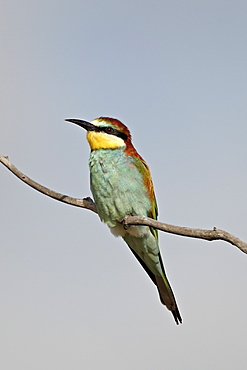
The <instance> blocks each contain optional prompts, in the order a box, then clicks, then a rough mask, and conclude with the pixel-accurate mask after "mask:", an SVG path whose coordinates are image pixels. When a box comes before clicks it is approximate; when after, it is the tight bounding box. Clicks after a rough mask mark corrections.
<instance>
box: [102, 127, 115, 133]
mask: <svg viewBox="0 0 247 370" xmlns="http://www.w3.org/2000/svg"><path fill="white" fill-rule="evenodd" d="M104 131H105V132H106V133H107V134H112V133H113V132H114V129H113V128H112V127H106V128H105V129H104Z"/></svg>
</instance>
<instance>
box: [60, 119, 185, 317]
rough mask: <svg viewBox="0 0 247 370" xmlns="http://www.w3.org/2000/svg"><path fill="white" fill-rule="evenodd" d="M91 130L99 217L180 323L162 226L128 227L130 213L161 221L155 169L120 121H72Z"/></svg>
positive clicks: (92, 172) (92, 174)
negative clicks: (163, 253)
mask: <svg viewBox="0 0 247 370" xmlns="http://www.w3.org/2000/svg"><path fill="white" fill-rule="evenodd" d="M66 121H69V122H72V123H75V124H77V125H79V126H80V127H83V128H84V129H85V130H86V131H87V140H88V142H89V145H90V148H91V154H90V158H89V167H90V185H91V191H92V194H93V198H94V201H95V204H96V207H97V211H98V214H99V217H100V219H101V220H102V221H103V222H105V223H106V224H107V225H108V226H109V228H110V229H111V232H112V233H113V234H114V235H115V236H121V237H122V238H123V239H124V241H125V242H126V243H127V244H128V246H129V248H130V250H131V251H132V252H133V254H134V255H135V257H136V258H137V260H138V261H139V262H140V264H141V265H142V267H143V268H144V269H145V271H146V272H147V274H148V275H149V277H150V278H151V280H152V281H153V282H154V284H155V285H156V286H157V288H158V292H159V296H160V300H161V303H162V304H164V305H165V306H166V307H167V308H168V310H170V311H171V312H172V314H173V316H174V319H175V321H176V323H177V324H179V323H182V318H181V316H180V313H179V310H178V306H177V304H176V301H175V297H174V294H173V292H172V289H171V286H170V284H169V281H168V279H167V277H166V273H165V270H164V265H163V262H162V258H161V254H160V250H159V243H158V230H156V229H153V228H151V227H148V226H129V227H127V228H124V227H123V225H122V223H120V220H122V219H123V218H124V217H125V216H126V215H133V216H148V217H151V218H153V219H157V204H156V199H155V194H154V188H153V183H152V178H151V173H150V170H149V168H148V165H147V164H146V162H145V161H144V159H143V158H142V157H141V156H140V155H139V154H138V153H137V151H136V149H135V148H134V146H133V144H132V142H131V134H130V131H129V130H128V128H127V127H126V126H125V125H124V124H123V123H121V122H120V121H119V120H117V119H114V118H108V117H100V118H97V119H95V120H93V121H91V122H87V121H82V120H79V119H67V120H66Z"/></svg>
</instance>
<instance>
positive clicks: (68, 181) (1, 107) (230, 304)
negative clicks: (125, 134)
mask: <svg viewBox="0 0 247 370" xmlns="http://www.w3.org/2000/svg"><path fill="white" fill-rule="evenodd" d="M246 19H247V2H246V1H244V0H242V1H240V0H235V1H228V0H224V1H223V0H222V1H220V0H212V1H210V0H209V1H206V0H205V1H203V0H198V1H182V0H178V1H167V0H163V1H161V0H160V1H158V0H142V1H139V0H134V1H133V0H132V1H129V0H124V1H113V0H105V1H100V0H90V1H82V0H80V1H79V0H78V1H62V2H61V1H56V0H55V1H47V0H44V1H40V0H38V1H28V0H22V1H18V0H15V1H11V0H10V1H1V2H0V40H1V49H0V50H1V51H0V56H1V58H0V67H1V69H0V79H1V80H0V96H1V99H0V118H1V119H0V122H1V124H0V125H1V135H0V152H1V154H3V155H8V156H9V158H10V160H11V161H12V162H13V163H14V164H15V165H16V166H17V167H18V168H19V169H20V170H21V171H23V172H24V173H25V174H26V175H28V176H30V177H31V178H33V179H34V180H36V181H38V182H40V183H41V184H43V185H45V186H47V187H49V188H51V189H53V190H56V191H58V192H61V193H64V194H68V195H70V196H74V197H86V196H89V195H90V190H89V171H88V164H87V161H88V156H89V147H88V144H87V142H86V139H85V132H84V131H83V130H81V129H80V128H79V127H76V126H75V125H72V124H70V123H68V122H65V121H64V119H65V118H82V119H85V120H92V119H94V118H96V117H98V116H101V115H106V116H111V117H116V118H118V119H120V120H122V121H123V122H124V123H125V124H127V126H128V127H129V128H130V129H131V132H132V136H133V142H134V144H135V146H136V148H137V150H138V151H139V152H140V153H141V155H142V156H143V157H144V158H145V159H146V161H147V162H148V164H149V165H150V168H151V171H152V175H153V180H154V184H155V190H156V196H157V199H158V205H159V219H160V220H161V221H164V222H167V223H172V224H176V225H181V226H191V227H202V228H206V229H207V228H209V229H210V228H212V227H214V226H217V227H219V228H222V229H225V230H227V231H229V232H231V233H233V234H235V235H237V236H238V237H240V238H241V239H243V240H247V231H246V220H247V211H246V210H247V190H246V189H247V186H246V185H247V170H246V158H247V145H246V144H247V143H246V137H247V104H246V100H247V47H246V45H247V22H246ZM0 181H1V182H0V184H1V187H0V188H1V196H0V212H1V213H0V217H1V223H0V229H1V230H0V233H1V245H0V246H1V248H0V296H1V299H0V367H1V369H4V370H20V369H21V370H22V369H23V370H33V369H35V370H43V369H48V370H53V369H60V370H71V369H72V370H74V369H75V370H77V369H89V370H91V369H107V370H110V369H114V370H115V369H118V370H125V369H131V370H132V369H144V370H149V369H155V368H160V369H172V370H181V369H185V370H187V369H188V370H193V369H195V370H197V369H201V370H208V369H210V370H211V369H217V370H218V369H224V370H232V369H246V362H247V352H246V340H247V339H246V331H247V315H246V312H247V294H246V291H247V289H246V288H247V287H246V280H247V272H246V256H245V255H244V254H243V253H241V252H240V251H239V250H238V249H237V248H235V247H233V246H231V245H230V244H227V243H224V242H212V243H209V242H206V241H200V240H196V239H189V238H182V237H178V236H171V235H167V234H164V233H160V247H161V252H162V255H163V259H164V262H165V266H166V270H167V273H168V276H169V279H170V281H171V284H172V287H173V289H174V292H175V295H176V298H177V301H178V305H179V308H180V311H181V314H182V317H183V321H184V323H183V325H180V326H179V327H178V326H176V325H175V323H174V321H173V318H172V315H171V314H170V313H169V312H168V311H167V309H166V308H165V307H163V306H162V305H161V304H160V302H159V298H158V295H157V292H156V289H155V287H154V286H153V284H152V282H151V281H150V280H149V278H148V276H147V275H146V274H145V272H144V271H143V270H142V268H141V266H139V264H138V262H137V261H136V260H135V259H134V258H133V255H132V254H131V253H130V252H129V250H128V248H127V247H126V245H125V244H124V243H123V241H122V240H121V239H115V238H114V237H113V236H112V235H111V234H110V232H109V230H108V229H107V227H106V226H105V225H103V224H101V222H100V221H99V219H98V216H97V215H95V214H93V213H92V212H90V211H87V210H83V209H77V208H75V207H71V206H67V205H65V204H61V203H59V202H57V201H55V200H53V199H50V198H48V197H45V196H44V195H42V194H39V193H38V192H36V191H34V190H33V189H31V188H29V187H28V186H26V185H25V184H23V183H22V182H21V181H19V180H18V179H17V178H16V177H14V176H13V175H12V174H11V173H10V172H9V171H8V170H7V169H6V168H4V167H3V166H1V168H0Z"/></svg>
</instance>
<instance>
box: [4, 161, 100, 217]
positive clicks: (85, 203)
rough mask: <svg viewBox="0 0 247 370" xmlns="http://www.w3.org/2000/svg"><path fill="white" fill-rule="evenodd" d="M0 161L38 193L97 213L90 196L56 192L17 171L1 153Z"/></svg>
mask: <svg viewBox="0 0 247 370" xmlns="http://www.w3.org/2000/svg"><path fill="white" fill-rule="evenodd" d="M0 162H1V163H2V164H3V165H4V166H5V167H7V168H8V169H9V170H10V171H11V172H12V173H13V174H14V175H15V176H17V177H18V178H19V179H20V180H21V181H23V182H25V183H26V184H27V185H29V186H31V187H32V188H34V189H35V190H38V191H39V192H40V193H43V194H45V195H47V196H48V197H51V198H53V199H56V200H59V201H60V202H63V203H67V204H70V205H71V206H76V207H82V208H86V209H89V210H90V211H93V212H95V213H97V210H96V206H95V203H94V202H93V200H92V199H91V198H90V197H87V198H83V199H78V198H72V197H69V196H68V195H64V194H60V193H57V192H56V191H53V190H51V189H48V188H46V187H45V186H43V185H40V184H38V183H37V182H35V181H33V180H32V179H30V177H28V176H26V175H24V173H22V172H21V171H19V170H18V168H16V167H15V166H14V165H13V163H11V162H10V161H9V158H8V157H4V156H3V155H1V154H0Z"/></svg>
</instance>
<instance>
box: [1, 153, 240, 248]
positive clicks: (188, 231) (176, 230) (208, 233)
mask: <svg viewBox="0 0 247 370" xmlns="http://www.w3.org/2000/svg"><path fill="white" fill-rule="evenodd" d="M0 162H1V163H2V164H3V165H4V166H6V167H7V168H8V169H9V170H10V171H11V172H12V173H13V174H14V175H16V176H17V177H18V178H19V179H20V180H22V181H23V182H25V183H26V184H27V185H29V186H31V187H32V188H34V189H36V190H38V191H39V192H41V193H43V194H45V195H47V196H49V197H51V198H53V199H56V200H59V201H60V202H64V203H67V204H70V205H72V206H76V207H82V208H86V209H89V210H90V211H93V212H95V213H97V210H96V206H95V203H94V202H93V200H92V199H91V198H90V197H87V198H83V199H78V198H72V197H69V196H68V195H64V194H60V193H57V192H55V191H53V190H50V189H48V188H46V187H45V186H42V185H40V184H38V183H37V182H35V181H33V180H32V179H30V178H29V177H28V176H26V175H24V174H23V173H22V172H21V171H19V170H18V169H17V168H16V167H15V166H14V165H13V164H12V163H11V162H10V161H9V159H8V157H4V156H3V155H1V154H0ZM120 222H121V223H123V224H124V225H125V227H128V226H129V225H146V226H151V227H154V228H156V229H158V230H161V231H165V232H167V233H170V234H176V235H180V236H186V237H190V238H198V239H204V240H208V241H213V240H224V241H226V242H228V243H230V244H232V245H234V246H236V247H237V248H239V249H240V250H241V251H242V252H244V253H247V243H245V242H244V241H242V240H240V239H239V238H237V237H236V236H234V235H232V234H230V233H228V232H227V231H224V230H220V229H217V228H216V227H214V229H213V230H204V229H194V228H189V227H180V226H174V225H169V224H165V223H163V222H159V221H157V220H154V219H152V218H149V217H145V216H130V215H127V216H125V217H124V218H123V220H121V221H120Z"/></svg>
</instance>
